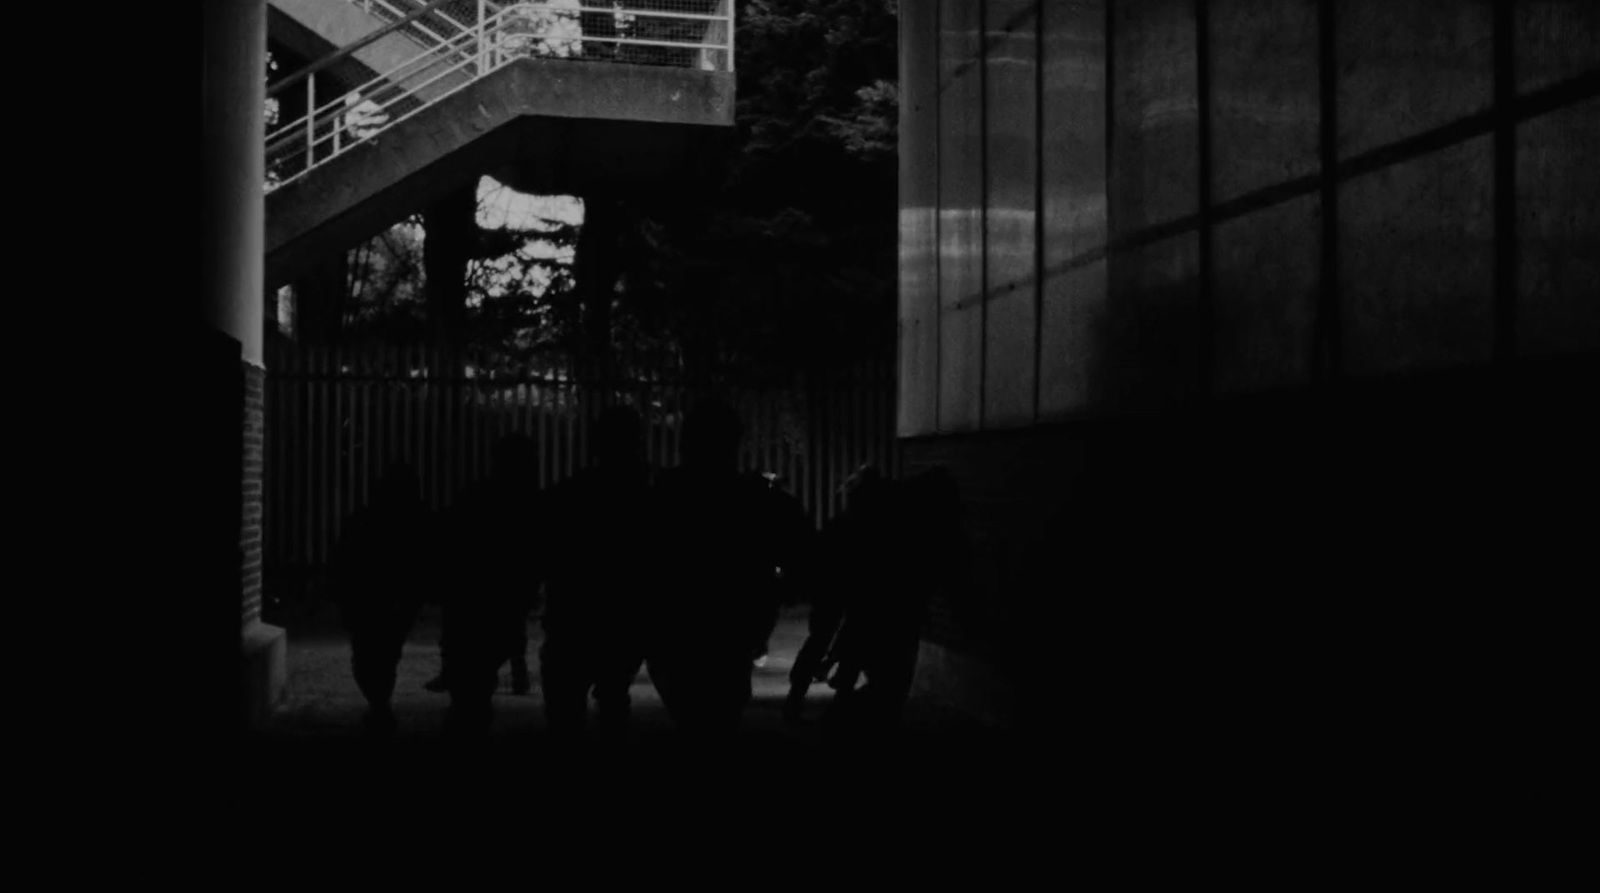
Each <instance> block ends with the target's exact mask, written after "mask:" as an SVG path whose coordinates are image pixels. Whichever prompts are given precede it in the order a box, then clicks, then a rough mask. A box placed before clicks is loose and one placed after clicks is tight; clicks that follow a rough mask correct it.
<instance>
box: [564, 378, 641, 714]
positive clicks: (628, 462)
mask: <svg viewBox="0 0 1600 893" xmlns="http://www.w3.org/2000/svg"><path fill="white" fill-rule="evenodd" d="M641 440H642V432H641V426H640V420H639V415H638V413H636V412H634V411H633V410H632V409H630V408H628V407H622V406H618V407H613V408H610V409H607V410H606V411H605V412H603V413H601V415H600V417H599V418H598V419H597V420H596V422H595V428H594V446H595V450H594V461H593V462H592V463H591V464H590V465H589V467H587V468H585V469H583V470H582V471H580V472H578V473H577V474H576V475H574V476H572V477H570V478H568V479H567V480H565V481H562V482H561V483H560V484H559V485H557V486H556V487H555V488H554V489H553V490H552V491H551V493H550V496H549V498H548V499H547V500H546V501H545V506H544V519H545V527H546V530H547V534H546V537H545V541H546V542H547V543H548V545H549V558H548V561H547V567H548V577H547V579H546V583H545V610H544V631H545V642H544V646H543V647H542V648H541V649H540V652H539V659H540V679H541V684H542V686H543V688H544V697H545V712H546V717H547V719H548V720H549V723H550V727H551V729H552V730H553V731H557V732H561V733H567V732H576V731H581V730H582V728H583V726H584V724H585V722H586V719H587V716H588V700H589V695H590V693H591V692H592V693H593V695H594V699H595V702H596V704H597V706H598V708H599V714H600V721H601V723H602V725H603V726H604V727H605V728H606V730H607V731H610V732H616V731H619V730H621V728H623V727H624V726H625V725H626V722H627V718H628V711H629V705H630V699H629V694H628V690H629V688H630V687H631V686H632V684H633V681H634V679H635V678H636V677H637V676H638V673H639V668H640V667H641V665H643V663H644V642H643V635H644V631H645V628H646V623H645V618H644V617H643V616H642V611H643V596H644V593H645V587H646V586H647V585H648V581H649V579H650V568H649V565H648V562H647V561H646V560H645V559H646V554H645V551H646V549H648V548H649V544H650V535H651V530H650V527H649V521H650V518H649V515H648V509H649V498H650V467H649V466H648V465H647V464H646V463H645V461H644V458H643V456H642V452H643V451H642V449H641V446H642V444H641Z"/></svg>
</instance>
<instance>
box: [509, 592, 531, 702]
mask: <svg viewBox="0 0 1600 893" xmlns="http://www.w3.org/2000/svg"><path fill="white" fill-rule="evenodd" d="M509 632H510V636H511V693H512V694H516V695H525V694H527V693H528V688H529V686H530V683H529V681H528V615H527V613H525V612H518V613H517V615H516V617H515V618H514V619H513V620H512V622H511V629H510V631H509Z"/></svg>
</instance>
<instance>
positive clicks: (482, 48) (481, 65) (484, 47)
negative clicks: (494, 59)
mask: <svg viewBox="0 0 1600 893" xmlns="http://www.w3.org/2000/svg"><path fill="white" fill-rule="evenodd" d="M487 8H488V0H478V77H480V78H481V77H483V76H484V75H486V74H488V73H489V67H488V65H489V46H488V44H487V43H485V42H484V38H485V37H486V36H487V31H486V29H485V27H484V26H485V24H487V23H486V21H485V16H484V13H485V12H486V10H487Z"/></svg>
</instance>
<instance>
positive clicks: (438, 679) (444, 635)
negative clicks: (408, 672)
mask: <svg viewBox="0 0 1600 893" xmlns="http://www.w3.org/2000/svg"><path fill="white" fill-rule="evenodd" d="M450 613H451V612H450V607H449V606H448V605H446V606H445V607H444V608H443V610H441V611H440V612H439V672H438V674H437V675H435V676H434V677H433V678H432V679H429V680H428V681H427V682H425V683H423V685H422V687H423V688H425V689H427V690H428V691H431V692H433V693H434V694H436V695H437V694H444V693H445V692H447V691H449V690H450V681H449V680H448V679H446V678H445V667H446V666H448V665H449V663H450V657H449V653H450V651H449V649H450Z"/></svg>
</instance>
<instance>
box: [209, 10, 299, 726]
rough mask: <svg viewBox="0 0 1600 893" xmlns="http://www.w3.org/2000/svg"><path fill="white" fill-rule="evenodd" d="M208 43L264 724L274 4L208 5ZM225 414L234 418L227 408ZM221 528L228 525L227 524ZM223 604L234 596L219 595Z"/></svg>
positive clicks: (250, 701)
mask: <svg viewBox="0 0 1600 893" xmlns="http://www.w3.org/2000/svg"><path fill="white" fill-rule="evenodd" d="M202 9H203V12H202V16H203V25H202V35H203V40H204V51H203V54H202V56H203V61H202V66H203V72H204V73H203V75H202V88H201V92H202V122H203V123H202V125H201V133H202V139H203V141H204V145H205V151H204V154H203V160H202V165H201V167H202V169H201V192H202V195H203V198H202V202H201V214H202V220H201V227H200V231H201V238H202V240H203V242H202V244H201V251H202V255H201V256H202V261H201V283H202V285H201V292H200V294H201V298H200V303H201V306H200V308H198V309H199V310H200V315H201V317H202V319H204V320H205V322H206V323H207V324H208V325H210V326H211V327H212V328H215V329H217V330H218V331H220V332H223V333H225V334H226V335H228V336H229V337H231V338H232V339H233V340H235V341H237V342H238V343H239V345H240V358H241V360H242V364H241V365H242V367H243V368H242V370H241V372H242V375H241V377H240V381H241V383H242V384H243V387H242V389H241V390H240V391H239V395H238V413H239V416H238V424H239V425H240V426H241V432H240V433H241V436H240V438H239V440H236V441H233V446H232V447H230V449H231V448H237V447H238V446H239V445H241V444H242V446H243V449H242V451H241V454H240V455H239V456H238V457H236V459H229V460H227V461H237V462H238V468H239V486H240V488H241V491H242V492H241V497H242V498H241V501H240V503H239V505H241V506H242V512H241V515H240V517H238V518H236V519H234V521H235V522H236V523H237V524H238V529H239V551H238V555H239V557H240V568H239V577H238V588H237V589H236V590H235V591H234V592H233V593H232V594H231V596H232V598H235V599H237V600H238V604H239V605H240V611H241V614H240V616H241V623H242V628H243V629H242V636H241V644H242V646H243V648H242V654H241V673H242V675H241V683H242V692H241V695H242V698H243V701H244V707H245V710H246V715H247V717H248V719H249V720H251V721H253V722H255V723H260V722H261V721H263V720H264V719H265V718H266V717H267V716H269V715H270V713H271V711H272V708H273V707H274V706H275V705H276V704H277V703H278V702H279V701H280V700H281V699H282V697H283V694H284V687H285V682H286V675H285V661H286V657H287V655H286V651H287V645H286V641H285V637H284V631H283V630H282V629H280V628H278V627H273V626H268V625H266V624H264V623H262V622H261V620H260V607H261V570H260V560H261V536H260V534H261V492H262V474H263V471H264V469H263V463H262V445H263V437H264V430H263V429H264V421H265V420H264V412H263V400H262V396H263V388H264V384H265V377H266V369H265V368H264V345H263V338H264V335H265V317H266V294H265V291H266V288H265V276H266V264H265V252H266V198H265V191H264V183H265V178H266V153H265V142H266V118H265V105H266V67H265V66H266V49H267V4H266V0H208V2H207V3H205V4H204V5H203V6H202ZM220 411H222V412H230V411H231V410H230V409H229V408H228V407H226V406H224V407H221V409H220ZM218 520H219V523H221V522H222V520H223V519H220V518H219V519H218ZM218 597H228V596H227V595H225V594H223V593H218Z"/></svg>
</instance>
